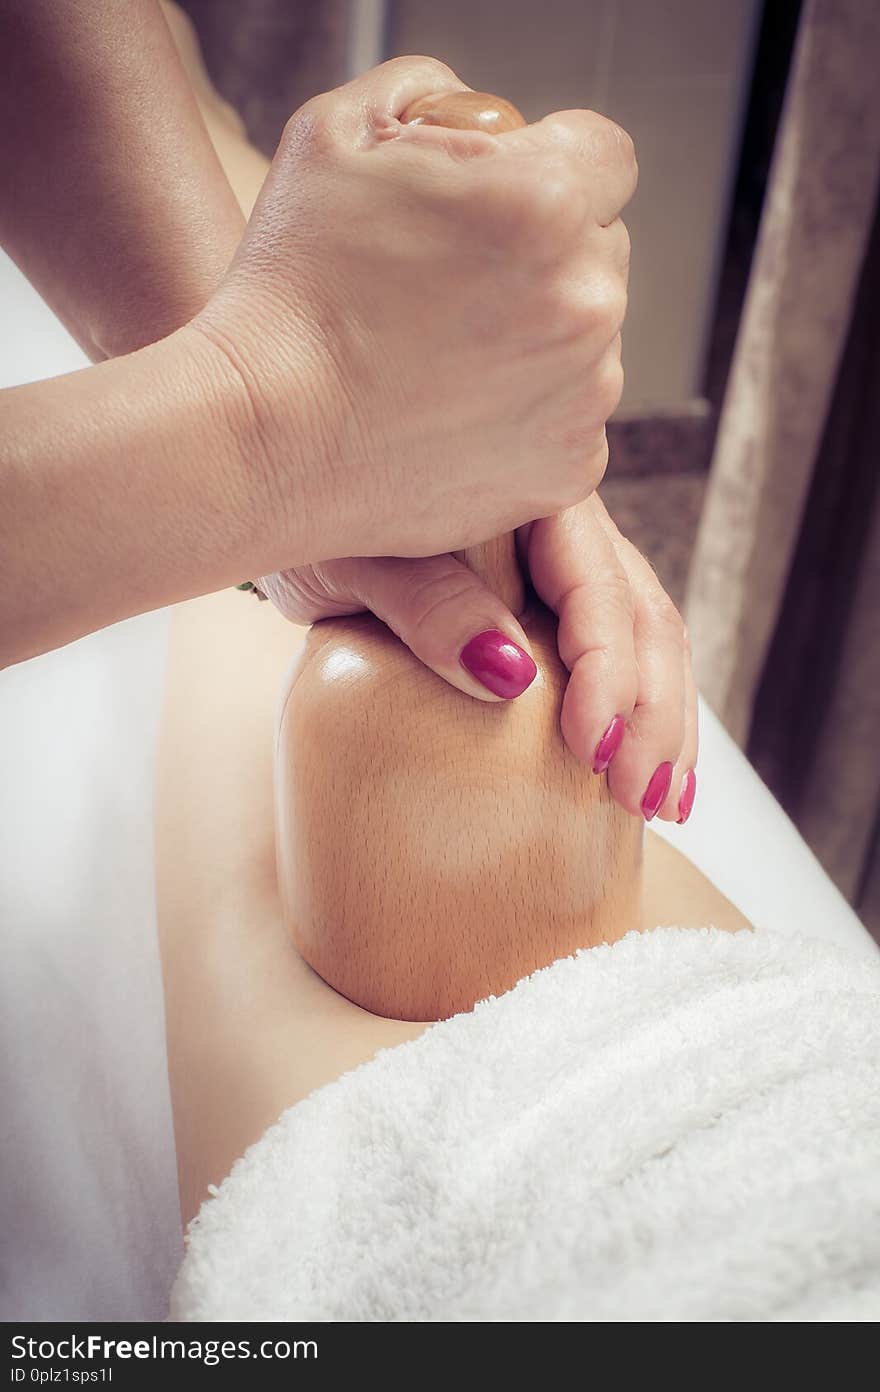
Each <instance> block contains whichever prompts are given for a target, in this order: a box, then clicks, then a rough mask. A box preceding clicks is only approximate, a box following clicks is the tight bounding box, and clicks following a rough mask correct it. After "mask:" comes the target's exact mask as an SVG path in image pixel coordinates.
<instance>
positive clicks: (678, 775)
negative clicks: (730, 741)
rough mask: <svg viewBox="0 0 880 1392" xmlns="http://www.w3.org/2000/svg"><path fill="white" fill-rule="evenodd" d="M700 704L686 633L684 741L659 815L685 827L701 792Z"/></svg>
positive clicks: (667, 820) (666, 820)
mask: <svg viewBox="0 0 880 1392" xmlns="http://www.w3.org/2000/svg"><path fill="white" fill-rule="evenodd" d="M698 720H699V707H698V701H697V683H696V681H695V680H694V673H693V668H692V666H691V655H690V644H689V642H688V640H687V634H686V633H685V644H684V744H683V745H682V750H681V754H680V755H679V756H678V762H677V763H676V765H675V768H674V769H673V771H672V786H671V787H670V789H669V796H668V797H667V799H666V801H665V802H664V804H663V806H662V808H661V809H660V812H659V814H658V815H659V816H660V817H662V819H663V820H664V821H665V822H678V824H679V825H680V826H683V825H684V823H685V822H686V821H687V819H688V817H689V816H690V815H691V812H692V810H693V806H694V798H695V797H696V794H697V776H696V773H695V772H694V770H695V769H696V766H697V750H698V747H699V730H698Z"/></svg>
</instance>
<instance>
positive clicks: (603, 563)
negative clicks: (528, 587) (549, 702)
mask: <svg viewBox="0 0 880 1392" xmlns="http://www.w3.org/2000/svg"><path fill="white" fill-rule="evenodd" d="M528 563H529V572H530V575H531V579H532V583H533V585H534V587H535V589H536V590H537V592H538V594H539V595H540V597H541V598H542V599H543V600H544V603H545V604H547V605H549V607H550V608H551V609H553V610H555V612H556V613H557V614H558V616H559V630H558V636H557V643H558V646H559V656H560V657H561V659H562V661H563V662H564V663H565V666H566V667H567V668H568V670H569V672H570V673H571V676H570V678H569V682H568V686H567V688H566V692H565V696H564V698H563V702H562V716H561V726H562V734H563V737H564V739H565V742H566V744H567V745H568V747H569V748H570V749H571V751H572V753H573V754H574V755H575V756H576V758H578V759H580V760H581V762H582V763H584V764H587V765H588V766H589V767H590V768H592V769H593V771H594V772H595V773H604V772H605V770H606V769H607V768H608V765H609V764H610V763H611V761H612V759H614V758H615V756H616V755H617V751H618V749H619V748H620V744H621V741H622V740H623V736H624V733H625V730H626V725H627V721H628V719H629V717H630V716H631V714H632V712H633V708H634V705H635V700H636V693H637V669H636V654H635V647H634V643H633V609H632V597H631V592H630V586H629V581H628V580H627V578H626V575H625V573H624V571H623V569H622V567H621V566H620V564H619V562H618V560H617V557H616V555H615V553H614V549H613V547H612V546H611V544H610V542H609V541H608V538H607V537H606V536H605V535H604V533H603V531H602V529H601V528H600V527H598V526H597V525H596V524H595V522H594V521H593V519H592V515H591V512H590V509H589V508H588V507H584V506H580V507H574V508H569V509H568V510H567V511H566V512H564V513H560V514H559V515H558V516H556V517H552V518H545V519H543V520H541V521H539V522H535V523H534V524H533V525H532V528H531V532H530V534H529V539H528Z"/></svg>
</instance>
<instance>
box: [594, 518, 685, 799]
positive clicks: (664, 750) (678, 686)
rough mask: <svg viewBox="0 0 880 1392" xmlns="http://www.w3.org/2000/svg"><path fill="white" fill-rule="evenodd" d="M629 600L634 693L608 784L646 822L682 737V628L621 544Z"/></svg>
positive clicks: (666, 784)
mask: <svg viewBox="0 0 880 1392" xmlns="http://www.w3.org/2000/svg"><path fill="white" fill-rule="evenodd" d="M617 551H618V555H619V556H620V557H621V563H622V564H623V565H624V568H625V569H626V570H627V573H628V574H629V578H630V583H631V585H632V590H633V595H634V599H635V627H634V637H635V649H636V663H637V667H638V694H637V696H636V702H635V709H634V710H633V713H632V718H631V720H630V725H629V731H628V736H627V739H626V740H625V741H624V743H623V745H622V747H621V750H620V753H619V754H618V756H617V758H616V759H615V760H614V763H613V764H612V766H611V769H610V770H609V774H608V786H609V788H610V789H611V792H612V794H613V796H614V798H615V799H616V801H618V802H620V803H621V805H622V806H624V807H625V808H626V809H627V811H628V812H631V813H632V814H633V815H636V814H638V813H641V815H642V816H643V817H644V818H645V820H646V821H651V820H652V819H653V818H654V817H655V816H656V815H657V813H658V812H659V811H660V809H661V808H662V807H663V806H664V804H665V803H666V802H667V799H668V798H669V795H670V790H671V788H672V779H673V773H674V770H675V766H676V764H677V763H678V760H679V758H680V756H681V753H682V749H683V747H684V738H685V683H684V625H683V624H682V621H681V618H680V616H679V613H678V610H677V609H676V608H675V606H674V605H673V603H672V601H671V600H670V599H669V598H668V596H667V595H666V593H665V591H664V590H663V588H662V586H661V585H660V583H659V581H658V580H657V577H656V576H655V575H654V572H653V571H652V570H651V567H650V566H649V565H648V563H647V562H646V561H645V560H644V558H643V557H642V556H640V555H639V553H638V552H637V551H636V550H635V548H634V547H631V546H630V545H629V543H628V542H623V544H622V546H619V547H618V548H617Z"/></svg>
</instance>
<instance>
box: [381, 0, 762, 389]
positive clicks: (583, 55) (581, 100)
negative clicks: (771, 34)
mask: <svg viewBox="0 0 880 1392" xmlns="http://www.w3.org/2000/svg"><path fill="white" fill-rule="evenodd" d="M361 3H362V4H363V5H365V6H366V9H365V15H367V16H369V15H370V14H371V13H372V14H373V20H374V19H375V10H376V0H361ZM760 8H761V6H760V0H540V3H537V0H443V3H442V4H438V3H437V0H389V3H388V5H387V8H386V30H385V33H386V39H385V48H386V56H389V57H390V56H393V55H395V54H404V53H428V54H431V55H432V56H434V57H437V58H442V59H443V60H444V61H445V62H447V63H449V64H450V66H451V67H453V68H454V69H455V70H456V72H458V73H459V74H460V76H461V77H462V78H463V79H464V81H465V82H467V83H468V84H469V85H470V86H472V87H479V88H485V89H487V90H489V91H495V92H498V93H500V94H502V95H503V96H506V97H509V98H510V99H511V100H512V101H514V102H515V103H516V104H517V105H518V106H519V107H520V108H521V109H522V111H523V114H524V115H525V116H526V118H527V119H530V120H534V119H536V118H538V117H540V116H542V115H544V114H545V113H546V112H548V111H551V110H557V109H563V108H566V107H582V106H590V107H594V108H595V109H596V110H599V111H602V112H604V113H605V114H607V115H609V116H612V117H613V118H614V119H615V120H616V121H618V122H619V123H620V124H621V125H622V126H624V127H626V129H627V130H629V131H630V133H631V134H632V136H633V138H634V139H635V142H636V148H637V151H638V156H639V164H640V171H641V177H640V187H639V192H638V193H637V195H636V198H635V200H634V201H633V203H632V205H631V206H630V208H629V210H628V211H627V213H626V221H627V224H628V226H629V228H630V232H631V235H632V242H633V263H632V277H631V299H630V309H629V315H628V318H627V326H626V331H625V338H624V345H625V365H626V370H627V386H626V394H625V397H624V402H623V407H624V409H625V410H626V411H627V412H643V411H646V412H649V413H650V412H652V411H654V410H657V409H660V410H671V411H675V410H678V409H679V408H681V407H684V406H685V405H686V403H687V402H688V401H690V400H691V399H692V398H694V397H695V396H698V395H699V394H700V391H701V385H702V373H703V362H704V353H705V341H706V334H707V329H708V326H709V324H710V321H711V316H712V312H713V307H714V296H715V288H716V278H717V272H718V262H719V256H720V253H721V251H722V250H723V243H724V235H725V231H726V218H727V204H728V197H729V192H730V186H731V180H732V177H733V174H734V172H735V163H736V156H737V150H738V143H739V135H740V128H741V120H742V108H743V104H744V97H745V94H746V92H747V87H748V78H749V74H750V62H751V54H752V45H753V41H754V33H755V28H756V22H757V18H758V14H759V11H760Z"/></svg>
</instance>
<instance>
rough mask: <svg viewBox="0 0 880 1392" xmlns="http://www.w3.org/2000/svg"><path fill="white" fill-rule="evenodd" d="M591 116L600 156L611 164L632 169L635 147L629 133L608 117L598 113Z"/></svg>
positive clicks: (634, 160)
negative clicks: (593, 120)
mask: <svg viewBox="0 0 880 1392" xmlns="http://www.w3.org/2000/svg"><path fill="white" fill-rule="evenodd" d="M592 114H593V116H594V118H595V141H596V145H597V146H598V148H599V149H600V150H601V152H602V154H603V155H604V156H605V157H606V159H608V160H609V161H611V162H613V163H616V164H621V165H625V166H626V167H627V168H630V167H634V166H635V163H636V147H635V144H634V142H633V138H632V136H631V135H630V134H629V132H628V131H625V130H624V129H623V126H619V125H618V124H617V122H616V121H612V120H611V119H610V117H608V116H602V115H600V114H599V113H598V112H593V113H592Z"/></svg>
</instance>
